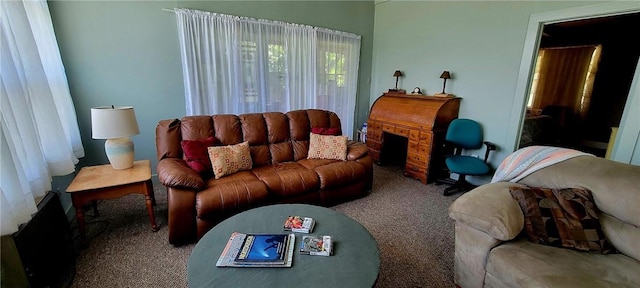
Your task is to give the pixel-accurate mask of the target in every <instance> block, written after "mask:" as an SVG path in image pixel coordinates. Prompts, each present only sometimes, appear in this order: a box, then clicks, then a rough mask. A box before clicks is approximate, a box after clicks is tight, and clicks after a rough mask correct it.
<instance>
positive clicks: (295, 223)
mask: <svg viewBox="0 0 640 288" xmlns="http://www.w3.org/2000/svg"><path fill="white" fill-rule="evenodd" d="M315 225H316V221H315V220H314V219H313V218H311V217H303V216H299V215H290V216H289V217H287V219H286V220H285V221H284V225H283V229H284V230H285V231H291V232H299V233H311V232H312V231H313V227H315Z"/></svg>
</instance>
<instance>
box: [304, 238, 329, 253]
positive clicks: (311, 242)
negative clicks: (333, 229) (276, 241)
mask: <svg viewBox="0 0 640 288" xmlns="http://www.w3.org/2000/svg"><path fill="white" fill-rule="evenodd" d="M332 254H333V241H332V240H331V236H329V235H323V236H318V235H304V236H302V241H300V255H312V256H331V255H332Z"/></svg>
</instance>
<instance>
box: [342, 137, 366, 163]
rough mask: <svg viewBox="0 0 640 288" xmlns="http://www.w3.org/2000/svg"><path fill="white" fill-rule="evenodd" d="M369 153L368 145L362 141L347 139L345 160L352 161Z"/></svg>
mask: <svg viewBox="0 0 640 288" xmlns="http://www.w3.org/2000/svg"><path fill="white" fill-rule="evenodd" d="M367 153H369V147H367V145H365V144H364V143H362V142H357V141H349V142H348V143H347V160H349V161H353V160H356V159H359V158H362V157H364V156H365V155H367Z"/></svg>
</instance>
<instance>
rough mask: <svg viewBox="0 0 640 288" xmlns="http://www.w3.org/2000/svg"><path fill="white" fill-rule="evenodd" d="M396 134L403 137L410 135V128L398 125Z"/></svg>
mask: <svg viewBox="0 0 640 288" xmlns="http://www.w3.org/2000/svg"><path fill="white" fill-rule="evenodd" d="M396 135H400V136H403V137H409V128H406V127H402V126H396Z"/></svg>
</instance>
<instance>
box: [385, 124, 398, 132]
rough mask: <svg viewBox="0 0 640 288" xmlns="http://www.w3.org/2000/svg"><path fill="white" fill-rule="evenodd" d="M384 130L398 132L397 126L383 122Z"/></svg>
mask: <svg viewBox="0 0 640 288" xmlns="http://www.w3.org/2000/svg"><path fill="white" fill-rule="evenodd" d="M382 132H388V133H392V134H395V133H396V126H395V125H392V124H382Z"/></svg>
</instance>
